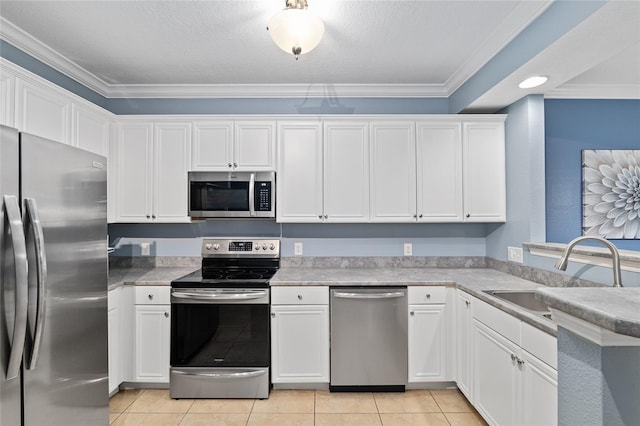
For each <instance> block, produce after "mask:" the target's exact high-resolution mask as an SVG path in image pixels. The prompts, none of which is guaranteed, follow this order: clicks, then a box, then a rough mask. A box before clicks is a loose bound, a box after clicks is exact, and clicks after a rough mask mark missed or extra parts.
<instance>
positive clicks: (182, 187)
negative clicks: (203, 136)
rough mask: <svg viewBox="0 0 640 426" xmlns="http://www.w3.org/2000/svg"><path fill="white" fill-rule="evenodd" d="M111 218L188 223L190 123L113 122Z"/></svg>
mask: <svg viewBox="0 0 640 426" xmlns="http://www.w3.org/2000/svg"><path fill="white" fill-rule="evenodd" d="M117 127H118V137H117V142H116V151H117V153H116V158H117V160H116V161H117V167H116V170H117V171H116V173H117V177H116V180H117V184H116V200H117V202H116V221H118V222H189V221H190V219H189V217H188V215H187V169H188V165H189V159H190V152H191V151H190V148H191V143H190V142H191V124H190V123H184V122H166V123H165V122H163V123H155V124H154V123H152V122H147V121H139V122H138V121H132V122H122V123H119V124H118V126H117Z"/></svg>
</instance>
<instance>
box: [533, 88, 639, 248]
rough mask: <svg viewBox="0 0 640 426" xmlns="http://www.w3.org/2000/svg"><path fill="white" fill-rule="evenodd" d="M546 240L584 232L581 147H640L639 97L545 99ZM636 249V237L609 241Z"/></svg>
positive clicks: (561, 239)
mask: <svg viewBox="0 0 640 426" xmlns="http://www.w3.org/2000/svg"><path fill="white" fill-rule="evenodd" d="M544 110H545V133H546V153H545V165H546V177H545V182H546V220H547V224H546V234H547V241H549V242H559V243H566V242H569V241H570V240H571V239H573V238H575V237H577V236H579V235H581V234H582V150H583V149H640V100H560V99H548V100H545V105H544ZM613 242H614V244H615V245H616V246H617V247H618V248H620V249H627V250H640V240H613Z"/></svg>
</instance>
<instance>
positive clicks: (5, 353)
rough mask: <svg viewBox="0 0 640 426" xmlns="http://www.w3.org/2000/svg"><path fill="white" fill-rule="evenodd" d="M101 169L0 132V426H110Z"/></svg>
mask: <svg viewBox="0 0 640 426" xmlns="http://www.w3.org/2000/svg"><path fill="white" fill-rule="evenodd" d="M106 177H107V176H106V159H105V158H104V157H102V156H99V155H96V154H93V153H90V152H87V151H84V150H81V149H78V148H75V147H72V146H69V145H64V144H61V143H57V142H53V141H49V140H46V139H42V138H39V137H36V136H33V135H29V134H25V133H19V132H18V131H17V130H15V129H11V128H8V127H4V126H0V196H1V197H2V198H1V199H0V206H1V213H0V255H1V256H0V278H1V281H0V370H1V371H0V425H2V426H13V425H25V426H36V425H37V426H43V425H47V426H48V425H65V426H69V425H83V426H86V425H106V424H108V422H109V409H108V394H109V391H108V350H107V349H108V348H107V258H106V256H107V219H106V214H107V189H106Z"/></svg>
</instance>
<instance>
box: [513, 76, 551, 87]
mask: <svg viewBox="0 0 640 426" xmlns="http://www.w3.org/2000/svg"><path fill="white" fill-rule="evenodd" d="M547 80H549V77H546V76H544V75H534V76H533V77H529V78H527V79H525V80H522V81H521V82H520V84H518V87H519V88H521V89H531V88H533V87H538V86H542V85H543V84H544V83H546V82H547Z"/></svg>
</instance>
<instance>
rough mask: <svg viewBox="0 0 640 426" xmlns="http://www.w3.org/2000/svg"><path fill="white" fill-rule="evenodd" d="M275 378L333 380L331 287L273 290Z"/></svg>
mask: <svg viewBox="0 0 640 426" xmlns="http://www.w3.org/2000/svg"><path fill="white" fill-rule="evenodd" d="M271 381H272V382H273V383H274V384H286V383H315V384H322V383H329V288H328V287H273V288H272V289H271Z"/></svg>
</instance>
